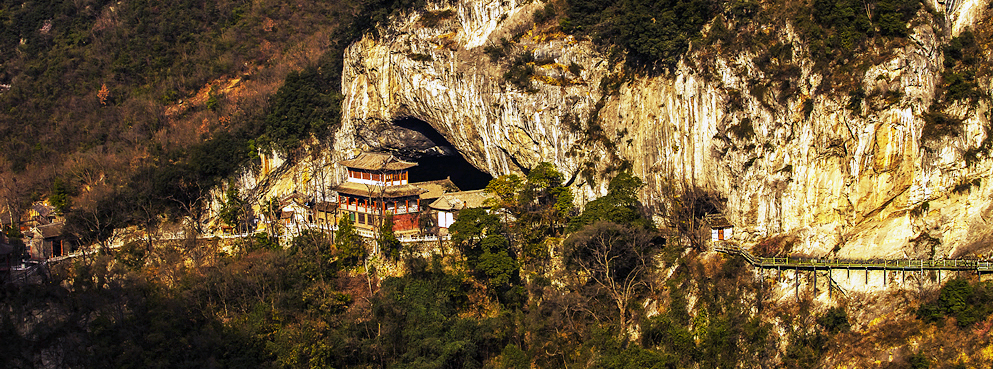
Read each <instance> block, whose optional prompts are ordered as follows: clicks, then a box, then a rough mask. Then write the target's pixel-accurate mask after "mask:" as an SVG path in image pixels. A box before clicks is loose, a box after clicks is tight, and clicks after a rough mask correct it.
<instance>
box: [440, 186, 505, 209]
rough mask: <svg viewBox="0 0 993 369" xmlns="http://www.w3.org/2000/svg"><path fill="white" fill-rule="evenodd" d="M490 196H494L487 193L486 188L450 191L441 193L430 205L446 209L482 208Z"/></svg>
mask: <svg viewBox="0 0 993 369" xmlns="http://www.w3.org/2000/svg"><path fill="white" fill-rule="evenodd" d="M490 198H493V195H491V194H489V193H487V192H486V191H485V190H475V191H462V192H450V193H446V194H444V195H441V197H439V198H438V200H435V202H432V203H431V205H430V206H431V208H432V209H436V210H446V211H448V210H460V209H473V208H482V207H485V206H486V205H485V202H486V200H487V199H490Z"/></svg>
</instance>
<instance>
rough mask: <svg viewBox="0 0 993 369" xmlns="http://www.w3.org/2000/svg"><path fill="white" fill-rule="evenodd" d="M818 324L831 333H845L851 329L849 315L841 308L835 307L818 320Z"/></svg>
mask: <svg viewBox="0 0 993 369" xmlns="http://www.w3.org/2000/svg"><path fill="white" fill-rule="evenodd" d="M817 324H820V325H821V326H822V327H824V329H826V330H827V331H828V332H831V333H838V332H844V331H847V330H849V329H850V328H851V324H849V323H848V313H847V312H845V309H843V308H841V307H837V306H836V307H833V308H830V309H828V311H826V312H824V315H821V316H820V317H818V318H817Z"/></svg>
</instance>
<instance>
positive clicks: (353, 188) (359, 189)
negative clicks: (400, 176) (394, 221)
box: [334, 182, 427, 198]
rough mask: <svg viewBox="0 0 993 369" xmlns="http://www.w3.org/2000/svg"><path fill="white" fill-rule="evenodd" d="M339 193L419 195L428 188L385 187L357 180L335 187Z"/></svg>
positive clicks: (408, 186) (367, 195) (365, 195)
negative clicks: (356, 181) (365, 183)
mask: <svg viewBox="0 0 993 369" xmlns="http://www.w3.org/2000/svg"><path fill="white" fill-rule="evenodd" d="M334 190H335V191H338V193H343V194H348V195H356V196H364V197H379V196H383V197H387V198H390V197H404V196H417V195H420V194H422V193H424V192H427V190H425V189H422V188H420V187H416V186H413V185H409V184H405V185H399V186H386V187H385V189H384V188H383V187H382V186H370V185H364V184H361V183H355V182H345V183H342V184H340V185H338V187H335V188H334Z"/></svg>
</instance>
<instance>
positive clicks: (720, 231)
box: [707, 214, 734, 241]
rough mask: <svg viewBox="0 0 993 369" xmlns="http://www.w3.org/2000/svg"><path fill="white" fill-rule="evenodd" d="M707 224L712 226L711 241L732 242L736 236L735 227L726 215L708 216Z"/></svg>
mask: <svg viewBox="0 0 993 369" xmlns="http://www.w3.org/2000/svg"><path fill="white" fill-rule="evenodd" d="M707 223H709V224H710V240H711V241H724V240H730V239H731V237H732V236H733V235H734V233H733V232H734V225H732V224H731V222H729V221H728V220H727V218H725V217H724V215H721V214H709V215H707Z"/></svg>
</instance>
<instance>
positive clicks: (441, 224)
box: [430, 190, 493, 235]
mask: <svg viewBox="0 0 993 369" xmlns="http://www.w3.org/2000/svg"><path fill="white" fill-rule="evenodd" d="M491 198H493V195H492V194H490V193H488V192H486V190H475V191H460V192H451V193H446V194H443V195H441V197H439V198H438V199H437V200H435V201H434V202H432V203H431V205H430V207H431V210H433V211H434V212H435V213H436V214H437V218H436V219H437V224H438V229H439V233H440V234H442V235H445V234H448V227H450V226H451V225H452V223H455V218H456V216H457V214H458V212H459V210H462V209H478V208H483V207H486V200H488V199H491Z"/></svg>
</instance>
